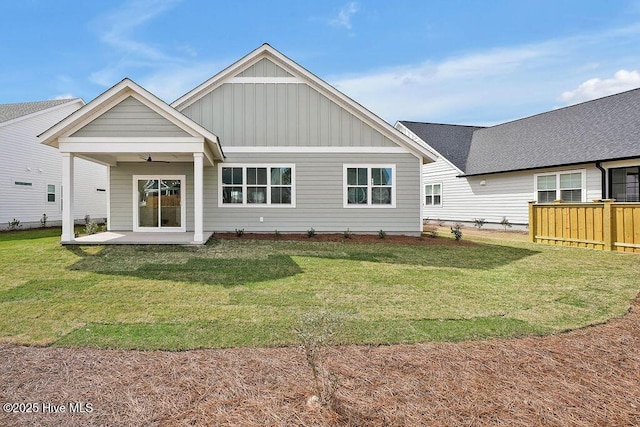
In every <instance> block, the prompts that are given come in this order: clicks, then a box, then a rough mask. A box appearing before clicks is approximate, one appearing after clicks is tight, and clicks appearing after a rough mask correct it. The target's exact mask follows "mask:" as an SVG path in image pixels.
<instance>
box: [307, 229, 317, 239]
mask: <svg viewBox="0 0 640 427" xmlns="http://www.w3.org/2000/svg"><path fill="white" fill-rule="evenodd" d="M315 235H316V230H314V229H313V227H311V228H310V229H308V230H307V237H308V238H312V237H315Z"/></svg>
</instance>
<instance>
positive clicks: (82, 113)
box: [39, 78, 224, 158]
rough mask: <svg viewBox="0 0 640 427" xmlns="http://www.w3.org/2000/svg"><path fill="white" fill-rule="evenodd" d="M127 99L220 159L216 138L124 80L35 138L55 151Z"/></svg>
mask: <svg viewBox="0 0 640 427" xmlns="http://www.w3.org/2000/svg"><path fill="white" fill-rule="evenodd" d="M129 96H132V97H134V98H135V99H137V100H138V101H140V102H141V103H143V104H144V105H146V106H147V107H149V108H150V109H152V110H153V111H155V112H157V113H158V114H160V115H161V116H162V117H164V118H165V119H167V120H168V121H170V122H171V123H173V124H175V125H176V126H178V127H179V128H180V129H182V130H184V131H185V132H186V133H188V134H190V135H192V136H193V137H200V138H206V139H208V140H210V141H211V142H212V143H213V144H214V145H217V146H218V147H217V149H216V150H215V151H216V154H218V155H219V157H220V158H223V157H224V155H223V154H222V150H221V149H220V147H219V145H220V144H219V140H218V137H217V136H216V135H214V134H212V133H211V132H209V131H208V130H207V129H205V128H204V127H202V126H200V125H199V124H197V123H196V122H194V121H193V120H191V119H190V118H188V117H187V116H185V115H183V114H182V113H180V112H178V111H176V110H175V109H174V108H172V107H171V106H169V105H168V104H167V103H165V102H164V101H162V100H161V99H160V98H158V97H157V96H155V95H154V94H152V93H151V92H149V91H148V90H146V89H144V88H143V87H142V86H140V85H138V84H137V83H135V82H134V81H133V80H130V79H128V78H126V79H124V80H122V81H121V82H120V83H118V84H116V85H115V86H113V87H112V88H111V89H108V90H107V91H105V92H104V93H102V94H101V95H99V96H98V97H97V98H95V99H94V100H93V101H91V102H90V103H89V104H87V105H85V107H84V108H81V109H80V110H77V111H76V112H74V113H73V114H71V115H70V116H69V117H67V118H66V119H64V120H62V121H61V122H60V123H58V124H57V125H55V126H53V127H52V128H50V129H49V130H47V131H45V132H44V133H43V134H41V135H40V136H39V138H40V139H42V143H43V144H46V145H51V146H54V147H55V146H56V144H57V142H58V138H60V137H61V136H63V135H65V136H69V135H72V134H73V133H74V132H76V131H77V130H79V129H81V128H82V127H83V126H86V124H88V123H89V122H90V121H91V120H92V119H93V118H95V117H97V116H98V115H100V114H102V113H104V112H105V111H107V110H109V109H110V108H112V107H113V106H115V105H117V104H118V103H120V102H121V101H122V100H124V99H125V98H127V97H129Z"/></svg>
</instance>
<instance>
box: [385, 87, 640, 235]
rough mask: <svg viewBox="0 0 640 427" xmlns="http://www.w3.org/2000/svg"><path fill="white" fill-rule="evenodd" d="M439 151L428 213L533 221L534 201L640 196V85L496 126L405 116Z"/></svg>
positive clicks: (428, 184) (428, 188) (430, 171)
mask: <svg viewBox="0 0 640 427" xmlns="http://www.w3.org/2000/svg"><path fill="white" fill-rule="evenodd" d="M396 128H397V129H399V130H400V131H401V132H403V133H404V134H406V135H407V136H409V137H410V138H412V139H414V140H415V141H417V142H419V143H421V144H423V145H424V146H425V147H426V148H428V149H430V150H432V151H435V152H436V153H438V155H439V159H438V160H437V161H436V162H433V163H430V164H427V165H425V166H424V186H425V190H424V198H423V204H424V205H425V206H424V216H425V218H431V219H441V220H446V221H459V222H472V221H473V220H474V219H475V218H483V219H485V220H486V221H488V222H490V223H499V222H500V221H501V220H502V218H503V217H506V218H507V220H508V221H509V222H510V223H512V224H518V225H527V224H528V205H527V202H528V201H530V200H536V201H538V202H553V201H555V200H563V201H565V202H587V201H592V200H594V199H603V198H611V199H616V200H617V201H621V202H638V201H640V185H639V179H638V177H639V176H640V89H635V90H631V91H627V92H623V93H620V94H617V95H611V96H607V97H604V98H600V99H596V100H592V101H588V102H584V103H582V104H577V105H573V106H570V107H565V108H560V109H557V110H553V111H549V112H546V113H542V114H537V115H535V116H531V117H527V118H523V119H520V120H515V121H512V122H508V123H504V124H500V125H497V126H492V127H487V128H482V127H473V126H456V125H443V124H434V123H417V122H409V121H400V122H398V123H397V124H396Z"/></svg>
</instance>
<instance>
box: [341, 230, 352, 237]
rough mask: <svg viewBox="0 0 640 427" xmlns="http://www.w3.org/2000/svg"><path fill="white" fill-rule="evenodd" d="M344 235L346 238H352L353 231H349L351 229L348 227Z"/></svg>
mask: <svg viewBox="0 0 640 427" xmlns="http://www.w3.org/2000/svg"><path fill="white" fill-rule="evenodd" d="M342 234H343V235H344V238H345V239H350V238H351V234H352V233H351V231H349V229H348V228H347V229H346V230H345V231H344V233H342Z"/></svg>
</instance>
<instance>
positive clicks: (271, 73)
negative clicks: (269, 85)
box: [236, 58, 293, 77]
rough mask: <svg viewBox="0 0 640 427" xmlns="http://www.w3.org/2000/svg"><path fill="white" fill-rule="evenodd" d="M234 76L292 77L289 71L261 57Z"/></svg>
mask: <svg viewBox="0 0 640 427" xmlns="http://www.w3.org/2000/svg"><path fill="white" fill-rule="evenodd" d="M236 77H293V76H292V75H291V73H289V72H288V71H287V70H285V69H284V68H282V67H279V66H278V65H276V64H274V63H273V62H272V61H270V60H268V59H267V58H262V59H261V60H259V61H258V62H256V63H255V64H253V65H252V66H250V67H249V68H247V69H246V70H244V71H243V72H241V73H239V74H238V75H236Z"/></svg>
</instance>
